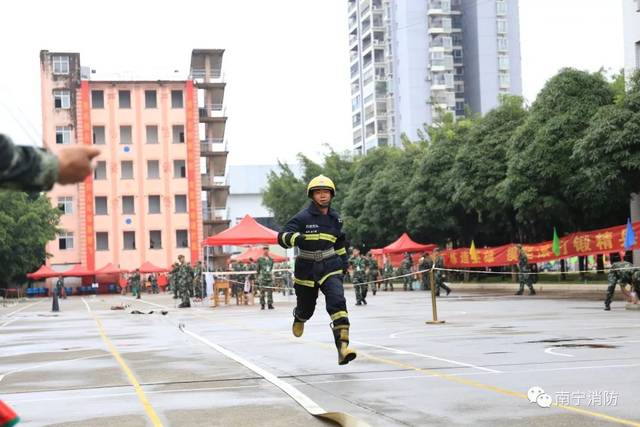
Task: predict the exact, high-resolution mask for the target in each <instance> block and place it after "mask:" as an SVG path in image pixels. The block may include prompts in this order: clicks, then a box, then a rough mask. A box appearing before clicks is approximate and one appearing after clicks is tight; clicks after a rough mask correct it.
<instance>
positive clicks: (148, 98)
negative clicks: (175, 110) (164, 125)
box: [144, 90, 158, 108]
mask: <svg viewBox="0 0 640 427" xmlns="http://www.w3.org/2000/svg"><path fill="white" fill-rule="evenodd" d="M144 108H158V97H157V95H156V91H155V90H145V91H144Z"/></svg>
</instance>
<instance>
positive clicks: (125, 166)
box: [120, 160, 133, 179]
mask: <svg viewBox="0 0 640 427" xmlns="http://www.w3.org/2000/svg"><path fill="white" fill-rule="evenodd" d="M120 179H133V162H132V161H131V160H122V161H121V162H120Z"/></svg>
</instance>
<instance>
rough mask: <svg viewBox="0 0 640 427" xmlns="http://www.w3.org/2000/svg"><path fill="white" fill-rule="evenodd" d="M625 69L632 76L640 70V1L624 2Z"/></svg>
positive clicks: (627, 0)
mask: <svg viewBox="0 0 640 427" xmlns="http://www.w3.org/2000/svg"><path fill="white" fill-rule="evenodd" d="M622 19H623V29H624V69H625V73H626V75H627V76H631V75H632V74H633V73H634V72H635V71H636V70H638V69H640V0H622Z"/></svg>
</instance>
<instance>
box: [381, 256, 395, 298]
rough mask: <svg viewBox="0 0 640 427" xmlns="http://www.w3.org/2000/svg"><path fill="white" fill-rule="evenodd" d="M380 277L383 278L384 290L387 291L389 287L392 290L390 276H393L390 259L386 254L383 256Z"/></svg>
mask: <svg viewBox="0 0 640 427" xmlns="http://www.w3.org/2000/svg"><path fill="white" fill-rule="evenodd" d="M382 277H383V278H384V279H385V280H384V289H383V290H384V291H385V292H386V291H388V290H389V287H391V290H392V291H393V281H392V280H391V278H392V277H393V266H392V265H391V261H390V260H389V257H388V256H386V255H385V256H384V266H383V267H382Z"/></svg>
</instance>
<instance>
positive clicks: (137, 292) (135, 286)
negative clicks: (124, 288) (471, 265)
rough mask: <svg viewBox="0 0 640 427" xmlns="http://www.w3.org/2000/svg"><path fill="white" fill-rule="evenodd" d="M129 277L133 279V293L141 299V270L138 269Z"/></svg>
mask: <svg viewBox="0 0 640 427" xmlns="http://www.w3.org/2000/svg"><path fill="white" fill-rule="evenodd" d="M129 279H130V280H131V295H132V296H134V297H136V299H140V280H141V279H140V270H138V269H136V271H134V272H133V274H132V275H131V277H130V278H129Z"/></svg>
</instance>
